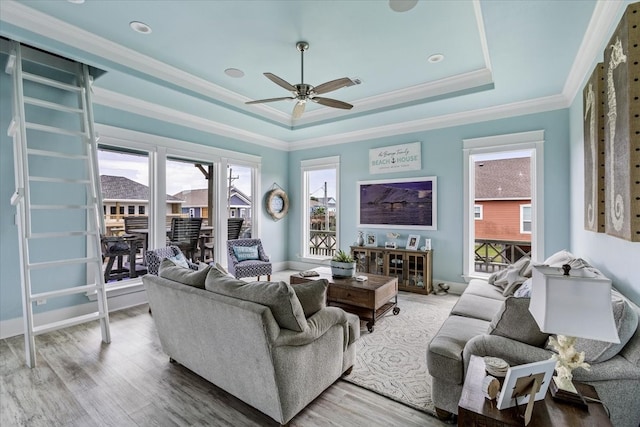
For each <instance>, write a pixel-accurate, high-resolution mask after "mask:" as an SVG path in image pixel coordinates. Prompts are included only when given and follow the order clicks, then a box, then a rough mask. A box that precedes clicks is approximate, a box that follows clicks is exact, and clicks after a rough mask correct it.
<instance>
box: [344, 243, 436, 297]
mask: <svg viewBox="0 0 640 427" xmlns="http://www.w3.org/2000/svg"><path fill="white" fill-rule="evenodd" d="M351 256H352V257H353V259H354V260H355V261H356V268H357V270H358V272H363V273H373V274H380V275H383V276H392V277H397V278H398V289H399V290H401V291H409V292H417V293H420V294H430V293H431V292H433V278H432V275H433V272H432V270H433V260H432V257H433V250H428V251H414V250H409V249H389V248H383V247H379V246H351Z"/></svg>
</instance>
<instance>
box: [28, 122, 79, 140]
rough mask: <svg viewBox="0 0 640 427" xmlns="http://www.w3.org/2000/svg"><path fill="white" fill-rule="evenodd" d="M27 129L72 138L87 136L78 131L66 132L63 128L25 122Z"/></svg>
mask: <svg viewBox="0 0 640 427" xmlns="http://www.w3.org/2000/svg"><path fill="white" fill-rule="evenodd" d="M24 125H25V127H26V128H27V129H33V130H39V131H42V132H50V133H58V134H60V135H70V136H82V137H84V136H86V134H85V133H84V132H80V131H76V130H66V129H62V128H57V127H54V126H47V125H41V124H39V123H32V122H25V123H24Z"/></svg>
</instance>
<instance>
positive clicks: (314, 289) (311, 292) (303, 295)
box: [292, 279, 329, 318]
mask: <svg viewBox="0 0 640 427" xmlns="http://www.w3.org/2000/svg"><path fill="white" fill-rule="evenodd" d="M328 286H329V283H328V282H327V279H318V280H314V281H311V282H307V283H301V284H299V285H295V286H292V287H293V291H294V292H295V293H296V296H297V297H298V300H299V301H300V304H301V305H302V310H303V311H304V316H305V317H306V318H309V317H310V316H313V314H315V313H316V312H318V311H320V310H322V309H323V308H324V307H326V305H327V287H328Z"/></svg>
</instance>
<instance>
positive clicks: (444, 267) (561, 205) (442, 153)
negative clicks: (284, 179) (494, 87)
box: [289, 110, 570, 282]
mask: <svg viewBox="0 0 640 427" xmlns="http://www.w3.org/2000/svg"><path fill="white" fill-rule="evenodd" d="M540 129H543V130H544V131H545V143H544V172H545V188H544V195H545V200H544V203H545V236H544V237H545V248H544V252H545V254H551V253H553V252H555V251H557V250H560V249H563V248H567V247H568V246H569V229H570V227H569V223H570V217H569V197H568V195H569V167H568V166H569V124H568V110H557V111H551V112H546V113H540V114H531V115H526V116H521V117H514V118H509V119H502V120H494V121H487V122H483V123H476V124H470V125H464V126H457V127H452V128H446V129H436V130H431V131H425V132H418V133H414V134H406V135H399V136H392V137H385V138H379V139H374V140H368V141H361V142H353V143H349V144H342V145H332V146H327V147H319V148H313V149H306V150H299V151H293V152H291V154H290V157H289V170H290V183H289V186H290V188H291V198H292V200H295V201H294V202H292V206H293V208H292V209H291V211H290V212H291V214H290V224H291V228H290V234H289V258H290V259H291V260H296V259H297V257H298V254H301V253H302V248H301V239H300V237H299V236H300V233H301V230H302V224H301V220H300V217H301V213H300V203H298V201H299V200H300V199H301V198H302V189H301V177H302V176H301V170H300V161H301V160H307V159H313V158H319V157H326V156H336V155H337V156H340V160H341V166H340V208H339V209H340V215H339V216H340V218H339V221H340V222H339V224H340V236H339V239H340V247H341V248H342V249H347V248H348V246H349V245H351V244H352V243H353V241H354V240H355V239H356V237H357V231H358V227H357V224H356V212H357V206H356V198H357V194H356V190H357V181H361V180H371V179H392V178H408V177H420V176H437V178H438V229H437V230H436V231H422V232H417V233H416V232H414V231H409V230H401V229H398V230H394V229H384V230H373V229H371V230H367V231H372V232H374V231H375V232H376V233H377V235H378V241H381V242H384V240H385V235H386V233H387V232H388V231H395V232H398V233H400V234H401V237H400V239H399V241H400V242H402V241H403V240H404V241H406V238H407V236H408V234H420V235H421V236H422V237H425V238H430V239H431V245H432V248H433V250H434V257H433V265H434V267H433V277H434V279H435V280H447V281H452V282H462V281H463V280H462V277H461V275H462V270H463V265H462V262H463V261H462V260H463V229H462V227H463V211H462V209H463V194H462V192H463V153H462V140H463V139H468V138H478V137H484V136H492V135H501V134H508V133H518V132H525V131H531V130H540ZM416 141H420V142H421V144H422V146H421V150H422V170H420V171H412V172H405V173H389V174H375V175H370V174H369V167H368V161H369V149H371V148H377V147H385V146H390V145H397V144H403V143H410V142H416ZM363 230H366V229H363Z"/></svg>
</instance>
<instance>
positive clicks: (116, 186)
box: [100, 175, 183, 231]
mask: <svg viewBox="0 0 640 427" xmlns="http://www.w3.org/2000/svg"><path fill="white" fill-rule="evenodd" d="M100 185H101V187H102V209H103V213H104V217H105V225H106V227H107V230H108V231H119V229H124V228H123V227H124V219H123V218H124V217H125V216H129V215H138V216H143V215H148V214H149V187H148V186H146V185H144V184H140V183H139V182H136V181H133V180H131V179H129V178H125V177H124V176H113V175H100ZM182 203H183V201H182V200H180V199H178V198H176V197H173V196H169V195H167V213H168V214H169V215H171V214H179V213H180V212H181V208H180V206H181V205H182Z"/></svg>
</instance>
